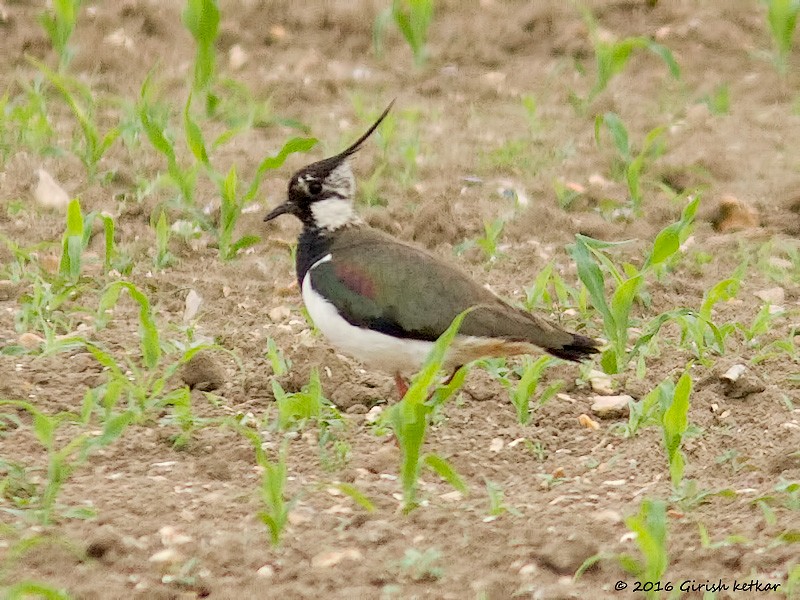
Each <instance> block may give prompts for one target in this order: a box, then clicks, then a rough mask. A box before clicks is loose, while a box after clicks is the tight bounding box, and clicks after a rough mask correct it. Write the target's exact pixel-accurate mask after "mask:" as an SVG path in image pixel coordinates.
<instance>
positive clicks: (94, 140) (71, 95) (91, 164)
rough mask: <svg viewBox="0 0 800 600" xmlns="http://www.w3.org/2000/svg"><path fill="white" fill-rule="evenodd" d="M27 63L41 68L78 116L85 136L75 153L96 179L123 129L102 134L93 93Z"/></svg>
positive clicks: (90, 174)
mask: <svg viewBox="0 0 800 600" xmlns="http://www.w3.org/2000/svg"><path fill="white" fill-rule="evenodd" d="M28 60H29V62H30V63H31V64H33V66H35V67H36V68H37V69H39V71H40V72H41V73H42V74H43V75H44V76H45V77H46V78H47V80H48V81H49V82H50V83H51V84H52V85H53V87H55V89H56V90H58V92H59V94H61V97H62V98H63V99H64V102H66V103H67V106H68V107H69V109H70V111H72V114H73V116H74V117H75V120H76V121H77V122H78V125H79V126H80V129H81V132H82V133H83V145H82V146H79V147H78V149H77V150H76V151H75V154H76V155H77V156H78V158H79V159H80V160H81V162H82V163H83V165H84V166H85V167H86V173H87V175H88V176H89V180H94V178H95V176H96V175H97V165H98V164H99V162H100V160H101V159H102V158H103V156H104V155H105V153H106V152H107V151H108V149H109V148H110V147H111V145H112V144H113V143H114V142H115V141H116V139H117V138H118V137H119V135H120V128H119V127H118V126H114V127H111V128H109V129H108V131H106V133H105V134H101V133H100V129H99V128H98V126H97V115H96V114H95V113H96V107H95V103H94V100H93V99H92V94H91V92H90V91H89V90H88V89H86V88H83V87H82V86H80V87H79V84H78V83H77V82H75V81H73V80H68V79H67V78H66V77H64V76H63V75H59V74H58V73H54V72H53V71H51V70H50V69H48V68H47V66H46V65H44V64H43V63H41V62H39V61H37V60H35V59H33V58H28ZM71 87H77V88H78V92H80V93H81V95H82V96H83V97H84V101H85V103H86V105H84V104H82V102H81V101H80V100H79V99H78V94H77V93H75V92H73V91H72V90H71V89H70V88H71ZM87 106H88V108H87Z"/></svg>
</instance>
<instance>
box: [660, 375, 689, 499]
mask: <svg viewBox="0 0 800 600" xmlns="http://www.w3.org/2000/svg"><path fill="white" fill-rule="evenodd" d="M691 393H692V377H691V375H689V373H684V374H683V375H681V377H680V379H678V383H677V384H676V385H675V392H674V394H673V396H672V402H670V404H669V406H668V407H667V409H666V410H665V411H664V416H663V417H662V421H661V423H662V427H663V432H664V449H665V450H666V451H667V459H668V460H669V475H670V479H671V480H672V486H673V488H675V489H677V488H678V486H679V485H680V484H681V482H682V481H683V472H684V469H685V467H686V457H685V456H684V454H683V451H682V450H681V444H682V442H683V439H684V437H685V436H686V431H687V429H688V426H689V416H688V415H689V396H690V395H691Z"/></svg>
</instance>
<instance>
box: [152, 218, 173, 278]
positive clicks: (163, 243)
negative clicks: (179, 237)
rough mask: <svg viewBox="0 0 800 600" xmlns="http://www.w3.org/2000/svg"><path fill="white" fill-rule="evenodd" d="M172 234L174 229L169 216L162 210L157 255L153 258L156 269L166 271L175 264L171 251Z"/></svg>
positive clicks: (157, 236)
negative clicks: (171, 226) (170, 224)
mask: <svg viewBox="0 0 800 600" xmlns="http://www.w3.org/2000/svg"><path fill="white" fill-rule="evenodd" d="M171 233H172V229H171V228H170V226H169V223H167V215H166V214H165V213H164V211H163V210H162V211H161V215H160V216H159V217H158V221H157V222H156V253H155V255H154V256H153V265H154V266H155V268H156V269H166V268H167V267H168V266H170V265H171V264H172V263H173V262H175V256H174V255H173V254H172V253H171V252H170V251H169V238H170V235H171Z"/></svg>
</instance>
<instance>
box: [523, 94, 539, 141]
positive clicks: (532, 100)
mask: <svg viewBox="0 0 800 600" xmlns="http://www.w3.org/2000/svg"><path fill="white" fill-rule="evenodd" d="M521 102H522V108H524V109H525V117H526V118H527V120H528V129H529V130H530V132H531V135H536V134H538V133H539V131H541V129H542V122H541V120H540V119H539V115H538V114H537V113H538V109H539V103H538V102H537V101H536V96H533V95H531V94H525V95H523V96H522V100H521Z"/></svg>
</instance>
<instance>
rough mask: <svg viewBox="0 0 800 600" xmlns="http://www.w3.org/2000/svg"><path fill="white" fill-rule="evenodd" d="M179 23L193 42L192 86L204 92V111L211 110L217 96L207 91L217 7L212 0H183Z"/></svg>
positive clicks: (211, 73)
mask: <svg viewBox="0 0 800 600" xmlns="http://www.w3.org/2000/svg"><path fill="white" fill-rule="evenodd" d="M182 17H183V25H184V26H185V27H186V29H188V30H189V33H191V34H192V37H193V38H194V42H195V57H194V72H193V76H192V90H193V92H195V93H201V94H203V95H204V96H205V104H206V114H209V115H211V114H213V113H214V110H215V108H216V105H217V101H218V99H217V97H216V96H215V95H214V94H212V93H211V86H212V85H213V83H214V78H215V75H216V50H215V46H214V45H215V42H216V40H217V35H218V34H219V21H220V14H219V7H218V6H217V2H216V0H187V2H186V8H185V9H184V11H183V14H182Z"/></svg>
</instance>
